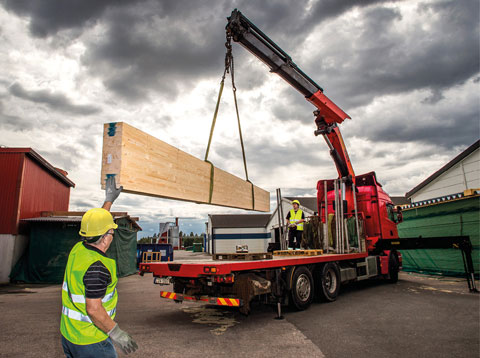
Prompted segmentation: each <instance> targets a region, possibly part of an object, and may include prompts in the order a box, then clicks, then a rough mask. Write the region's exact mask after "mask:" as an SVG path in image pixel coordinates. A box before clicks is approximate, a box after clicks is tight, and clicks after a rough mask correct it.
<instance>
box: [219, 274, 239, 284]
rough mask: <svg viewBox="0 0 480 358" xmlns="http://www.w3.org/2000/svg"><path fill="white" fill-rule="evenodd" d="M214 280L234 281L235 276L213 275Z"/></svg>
mask: <svg viewBox="0 0 480 358" xmlns="http://www.w3.org/2000/svg"><path fill="white" fill-rule="evenodd" d="M214 280H215V282H217V283H234V282H235V276H234V275H227V276H215V278H214Z"/></svg>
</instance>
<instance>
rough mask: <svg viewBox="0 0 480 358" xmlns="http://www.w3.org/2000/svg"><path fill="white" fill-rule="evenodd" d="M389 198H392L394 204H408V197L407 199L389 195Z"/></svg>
mask: <svg viewBox="0 0 480 358" xmlns="http://www.w3.org/2000/svg"><path fill="white" fill-rule="evenodd" d="M390 199H392V203H393V205H395V206H397V205H407V204H410V199H408V198H406V197H404V196H391V197H390Z"/></svg>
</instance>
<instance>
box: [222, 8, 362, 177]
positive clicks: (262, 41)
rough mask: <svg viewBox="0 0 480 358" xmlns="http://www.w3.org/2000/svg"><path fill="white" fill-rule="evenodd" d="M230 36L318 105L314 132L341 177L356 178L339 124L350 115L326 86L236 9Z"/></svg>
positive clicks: (232, 16)
mask: <svg viewBox="0 0 480 358" xmlns="http://www.w3.org/2000/svg"><path fill="white" fill-rule="evenodd" d="M227 19H228V23H227V26H226V31H227V38H228V37H231V38H232V39H233V40H234V41H235V42H239V43H240V44H241V45H243V46H244V47H245V48H246V49H247V50H249V51H250V52H251V53H253V54H254V55H255V56H256V57H258V58H259V59H260V60H261V61H262V62H264V63H265V64H266V65H267V66H268V67H269V68H270V70H271V72H274V73H276V74H278V75H279V76H280V77H282V78H283V79H284V80H285V81H287V82H288V83H289V84H290V85H291V86H293V87H294V88H295V89H296V90H297V91H299V92H300V93H302V94H303V95H304V96H305V97H306V99H307V100H308V101H309V102H310V103H312V104H313V105H314V106H315V107H317V111H315V112H314V114H315V116H316V119H315V123H316V125H317V130H316V131H315V135H319V134H321V135H322V136H323V137H324V138H325V141H326V142H327V145H328V147H329V149H330V155H331V156H332V158H333V160H334V162H335V165H336V167H337V171H338V174H339V176H340V178H348V179H349V180H350V181H353V182H354V181H355V173H354V171H353V167H352V164H351V163H350V158H349V157H348V153H347V150H346V148H345V144H344V142H343V138H342V135H341V133H340V130H339V128H338V127H337V124H339V123H342V122H343V121H344V120H345V119H347V118H350V117H349V116H348V115H347V114H346V113H345V112H344V111H342V110H341V109H340V108H339V107H338V106H337V105H336V104H335V103H334V102H333V101H331V100H330V99H329V98H328V97H327V96H325V95H324V94H323V89H322V88H321V87H320V86H319V85H318V84H316V83H315V82H314V81H313V80H312V79H311V78H310V77H308V76H307V75H306V74H305V73H304V72H303V71H302V70H301V69H299V68H298V66H297V65H296V64H295V63H294V62H293V61H292V59H291V57H290V56H289V55H288V54H287V53H285V52H284V51H283V50H282V49H281V48H280V47H279V46H278V45H277V44H275V43H274V42H273V41H272V40H271V39H270V38H269V37H268V36H267V35H265V34H264V33H263V32H262V31H261V30H260V29H259V28H257V27H256V26H255V25H254V24H253V23H252V22H251V21H250V20H248V19H247V18H246V17H245V16H244V15H243V14H242V13H241V12H240V11H238V10H237V9H235V10H233V11H232V14H231V15H230V17H228V18H227Z"/></svg>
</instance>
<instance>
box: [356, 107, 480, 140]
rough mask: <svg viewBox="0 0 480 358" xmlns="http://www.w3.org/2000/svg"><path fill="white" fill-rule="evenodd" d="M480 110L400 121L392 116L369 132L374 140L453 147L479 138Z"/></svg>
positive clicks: (371, 128)
mask: <svg viewBox="0 0 480 358" xmlns="http://www.w3.org/2000/svg"><path fill="white" fill-rule="evenodd" d="M479 115H480V112H479V111H478V108H476V109H473V108H472V109H470V110H467V111H461V112H460V113H459V112H456V113H454V114H448V117H447V118H444V117H442V116H441V115H439V117H438V118H437V119H436V120H435V119H433V118H429V119H428V120H425V118H422V119H420V118H419V119H416V120H406V119H405V120H403V119H402V118H400V117H397V118H391V120H390V121H389V122H388V125H385V126H384V125H379V126H373V127H370V128H369V130H368V132H369V133H368V134H367V133H365V134H366V135H367V136H368V137H369V138H370V139H371V140H373V141H379V140H380V141H384V142H400V143H405V142H412V141H416V142H419V143H427V144H433V145H436V146H438V147H443V148H453V147H456V146H461V145H465V144H471V143H473V142H475V140H477V139H478V137H479V133H480V124H479V118H480V117H479Z"/></svg>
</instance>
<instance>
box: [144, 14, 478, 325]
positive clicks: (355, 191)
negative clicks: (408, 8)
mask: <svg viewBox="0 0 480 358" xmlns="http://www.w3.org/2000/svg"><path fill="white" fill-rule="evenodd" d="M227 19H228V23H227V25H226V38H227V45H229V42H230V41H231V40H233V41H234V42H237V43H239V44H241V45H242V46H243V47H245V48H246V49H247V50H248V51H250V52H251V53H252V54H253V55H254V56H256V57H257V58H259V59H260V60H261V61H262V62H264V63H265V64H266V65H267V66H268V67H269V68H270V71H271V72H273V73H276V74H277V75H279V76H280V77H282V78H283V79H284V80H285V81H286V82H288V83H289V84H290V85H291V86H292V87H294V88H295V89H296V90H297V91H299V92H300V93H301V94H302V95H304V96H305V98H306V99H307V101H308V102H310V103H312V104H313V105H314V106H315V107H316V109H315V111H314V116H315V119H314V123H315V126H316V129H315V130H314V135H316V136H319V135H321V136H322V137H323V138H324V139H325V142H326V143H327V146H328V148H329V150H330V155H331V157H332V159H333V161H334V163H335V166H336V168H337V172H338V178H336V179H328V180H319V181H318V182H317V208H318V219H319V220H320V221H321V222H322V223H323V228H324V230H325V232H324V235H325V236H324V237H325V240H324V242H325V247H324V248H325V252H321V253H320V252H319V253H318V254H315V255H313V256H301V255H300V256H297V255H295V256H282V255H271V254H270V256H268V255H267V254H268V253H257V254H251V255H250V256H246V257H250V258H251V259H245V260H242V261H237V260H235V259H234V256H235V255H233V256H232V255H229V254H216V255H215V259H213V258H212V259H205V260H195V261H173V262H144V263H141V264H140V268H139V273H140V274H141V275H143V274H145V273H152V274H153V276H154V283H156V284H159V285H173V292H170V291H160V297H161V298H166V299H173V300H175V301H176V302H182V301H184V300H190V301H200V302H205V303H208V304H212V305H220V306H234V307H239V308H240V311H241V312H242V313H245V314H248V313H249V311H250V306H249V303H250V301H251V300H252V299H253V298H254V297H257V296H259V297H262V300H263V301H266V302H268V303H273V304H277V307H278V317H280V316H281V306H282V305H283V304H290V305H291V306H293V307H294V308H296V309H298V310H303V309H306V308H308V307H309V305H310V304H311V303H312V302H313V300H314V298H315V297H317V298H319V299H322V300H323V301H327V302H331V301H335V300H336V298H337V296H338V293H339V289H340V285H341V284H343V283H348V282H355V281H361V280H365V279H370V278H383V279H387V280H388V281H390V282H392V283H395V282H396V281H397V280H398V272H399V270H400V269H401V264H402V257H401V254H400V252H399V251H398V250H400V249H401V250H405V249H419V248H451V247H457V248H460V249H461V251H462V256H463V258H464V263H465V271H466V276H467V280H468V286H469V289H470V291H472V292H475V291H476V287H475V280H474V269H473V262H472V257H471V250H472V245H471V243H470V239H469V237H466V236H458V237H448V238H422V237H417V238H399V237H398V230H397V224H398V223H399V222H400V221H401V215H400V214H401V213H400V212H399V211H398V210H396V209H395V208H394V205H393V203H392V200H391V199H390V197H389V196H388V194H387V193H386V192H385V191H384V190H383V189H382V185H381V184H380V183H379V182H378V181H377V178H376V175H375V172H369V173H366V174H362V175H355V173H354V170H353V167H352V164H351V162H350V159H349V156H348V153H347V150H346V147H345V143H344V141H343V138H342V135H341V133H340V129H339V127H338V125H339V124H341V123H342V122H343V121H344V120H345V119H347V118H350V117H349V116H348V115H347V114H346V113H345V112H344V111H343V110H342V109H340V108H339V107H338V106H337V105H336V104H335V103H334V102H333V101H332V100H330V99H329V98H328V97H327V96H326V95H325V94H324V90H323V89H322V88H321V87H320V86H319V85H318V84H316V83H315V82H314V81H313V80H312V79H311V78H310V77H308V76H307V75H306V74H305V73H304V72H303V71H302V70H301V69H300V68H298V66H297V65H296V64H295V63H294V62H293V61H292V59H291V57H290V56H289V55H288V54H287V53H285V52H284V51H283V50H282V49H281V48H280V47H279V46H278V45H277V44H275V43H274V42H273V41H272V40H271V39H270V38H269V37H268V36H266V35H265V34H264V33H263V32H262V31H261V30H260V29H259V28H258V27H256V26H255V25H254V24H253V23H252V22H251V21H250V20H248V19H247V18H246V17H245V16H244V15H243V14H242V13H241V12H240V11H238V10H236V9H235V10H234V11H233V12H232V13H231V15H230V17H228V18H227ZM228 48H229V46H227V49H228ZM348 220H350V222H352V221H353V222H354V224H355V225H354V226H355V229H354V230H353V232H352V230H351V229H350V232H349V230H348V227H347V225H346V222H347V221H348ZM333 221H334V222H335V225H333V224H332V225H331V226H330V225H329V224H330V223H331V222H333ZM333 226H334V227H333ZM329 233H331V234H332V235H331V236H332V240H333V237H335V240H334V242H332V246H331V247H330V245H329V242H328V241H329V240H328V236H329ZM353 234H354V237H355V239H356V242H352V241H351V240H349V239H350V238H351V236H352V235H353ZM274 253H275V252H274ZM244 257H245V256H244Z"/></svg>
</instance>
